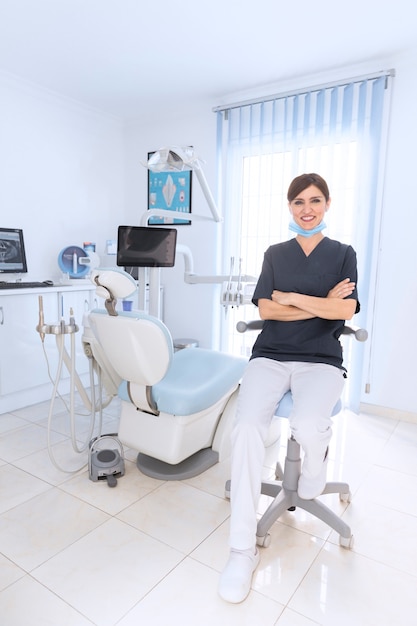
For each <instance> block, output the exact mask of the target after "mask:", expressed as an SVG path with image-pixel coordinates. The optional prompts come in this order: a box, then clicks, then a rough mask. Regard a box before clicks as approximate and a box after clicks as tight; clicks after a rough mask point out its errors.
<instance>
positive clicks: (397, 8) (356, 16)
mask: <svg viewBox="0 0 417 626" xmlns="http://www.w3.org/2000/svg"><path fill="white" fill-rule="evenodd" d="M416 40H417V35H416V27H415V18H414V6H413V3H412V2H410V0H396V1H395V2H392V1H387V0H350V2H349V3H342V4H340V3H339V2H337V0H316V2H311V0H310V1H307V0H293V1H292V2H288V3H284V2H282V0H210V1H209V2H204V0H203V1H201V0H200V2H199V1H198V0H175V1H174V0H159V1H154V2H152V0H148V1H146V0H0V71H1V72H3V73H6V74H13V75H17V76H18V77H19V78H22V79H24V80H25V81H29V82H31V83H35V84H37V85H39V86H42V87H44V88H46V89H48V90H52V91H54V92H58V93H59V94H62V95H64V96H66V97H70V98H72V99H74V100H77V101H81V102H83V103H85V104H87V105H89V106H91V107H93V108H95V109H99V110H102V111H104V112H107V113H110V114H113V115H116V116H118V117H122V118H127V119H129V118H140V117H147V116H148V115H149V112H152V114H153V115H155V113H158V112H161V113H162V112H163V111H164V110H165V111H166V109H167V103H168V104H169V107H170V109H171V110H173V111H176V110H178V111H180V110H184V109H186V108H189V107H190V106H195V105H196V104H197V103H198V102H205V103H207V102H209V103H210V106H215V105H217V104H221V103H223V102H225V101H227V99H228V95H229V94H232V93H237V92H244V91H245V90H250V89H255V88H258V87H260V86H262V85H266V84H271V83H272V84H279V83H285V82H288V81H289V80H292V79H294V78H296V77H297V76H306V75H309V74H315V73H320V72H332V71H334V70H337V69H338V68H342V67H344V66H352V65H356V64H361V63H365V62H366V63H368V62H372V61H373V60H379V59H385V58H392V57H393V56H395V55H398V54H404V53H405V52H407V50H410V49H411V48H413V49H415V47H416V45H417V41H416ZM377 69H381V70H382V69H388V68H386V67H381V68H377Z"/></svg>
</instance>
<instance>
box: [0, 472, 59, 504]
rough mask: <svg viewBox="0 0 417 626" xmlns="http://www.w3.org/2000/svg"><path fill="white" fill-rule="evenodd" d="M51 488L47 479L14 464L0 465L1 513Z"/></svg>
mask: <svg viewBox="0 0 417 626" xmlns="http://www.w3.org/2000/svg"><path fill="white" fill-rule="evenodd" d="M48 489H50V485H49V484H48V483H46V482H45V481H43V480H41V479H39V478H36V477H35V476H31V475H30V474H29V473H28V472H25V471H23V470H21V469H18V468H17V467H14V466H13V465H2V466H0V493H1V498H0V513H3V512H4V511H7V510H9V509H12V508H13V507H15V506H18V505H19V504H21V503H22V502H26V501H27V500H30V498H33V497H34V496H36V495H38V494H40V493H42V492H43V491H47V490H48Z"/></svg>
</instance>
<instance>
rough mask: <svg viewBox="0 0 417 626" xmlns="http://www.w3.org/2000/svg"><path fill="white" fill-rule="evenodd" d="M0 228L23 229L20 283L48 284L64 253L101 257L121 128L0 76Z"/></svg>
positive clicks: (120, 181) (121, 187)
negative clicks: (88, 249) (88, 250)
mask: <svg viewBox="0 0 417 626" xmlns="http://www.w3.org/2000/svg"><path fill="white" fill-rule="evenodd" d="M0 103H1V105H0V106H1V108H0V112H1V114H0V215H1V217H0V225H1V226H3V227H8V228H23V230H24V237H25V244H26V255H27V262H28V276H27V277H25V278H27V279H28V280H44V279H56V278H57V277H58V276H59V275H60V274H61V272H60V269H59V267H58V262H57V258H58V254H59V252H60V251H61V250H62V249H63V248H64V247H66V246H70V245H78V246H81V247H82V244H83V242H84V241H94V242H96V243H97V252H98V253H99V254H100V255H103V253H104V250H105V242H106V239H110V238H114V237H115V233H116V225H117V224H118V223H119V220H120V217H119V216H120V215H123V213H124V210H125V200H124V196H125V167H124V157H125V155H124V145H123V134H122V124H121V122H120V121H119V120H115V119H113V118H110V117H106V116H103V115H101V114H98V113H97V112H96V111H91V110H90V109H87V108H85V107H83V106H81V105H79V104H77V103H74V102H71V101H69V100H66V99H64V98H60V97H57V96H56V95H54V94H51V93H49V92H46V91H44V90H41V89H37V88H36V87H34V86H32V85H28V84H25V83H23V82H22V81H18V80H15V79H13V78H12V77H10V76H5V75H3V74H1V75H0Z"/></svg>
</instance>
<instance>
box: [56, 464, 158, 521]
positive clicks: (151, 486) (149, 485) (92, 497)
mask: <svg viewBox="0 0 417 626" xmlns="http://www.w3.org/2000/svg"><path fill="white" fill-rule="evenodd" d="M160 486H161V481H159V480H156V479H155V478H150V477H148V476H145V475H144V474H142V473H141V472H139V470H138V469H137V467H136V465H135V464H133V463H131V462H130V461H125V474H124V476H120V477H118V478H117V485H116V487H113V488H110V487H109V486H108V485H107V481H105V480H99V481H92V480H90V478H89V472H88V469H87V468H86V469H85V470H84V471H83V472H82V473H80V474H79V475H77V476H75V477H74V478H71V479H70V480H68V481H66V482H65V483H64V484H63V485H61V489H62V490H63V491H66V492H67V493H71V494H72V495H73V496H75V497H77V498H80V499H81V500H83V501H84V502H88V503H90V504H92V505H94V506H96V507H97V508H99V509H101V510H102V511H106V513H109V514H110V515H116V514H117V513H120V512H121V511H123V509H126V508H128V507H129V506H131V505H132V504H134V503H135V502H138V501H139V500H141V499H142V498H143V497H144V496H146V495H147V494H149V493H151V492H152V491H154V490H155V489H157V488H158V487H160Z"/></svg>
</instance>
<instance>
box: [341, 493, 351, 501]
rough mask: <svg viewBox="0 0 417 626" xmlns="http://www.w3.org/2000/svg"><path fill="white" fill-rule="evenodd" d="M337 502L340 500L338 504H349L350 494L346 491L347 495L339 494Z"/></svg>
mask: <svg viewBox="0 0 417 626" xmlns="http://www.w3.org/2000/svg"><path fill="white" fill-rule="evenodd" d="M339 500H340V502H351V500H352V494H351V492H350V491H348V492H347V493H341V494H339Z"/></svg>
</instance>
